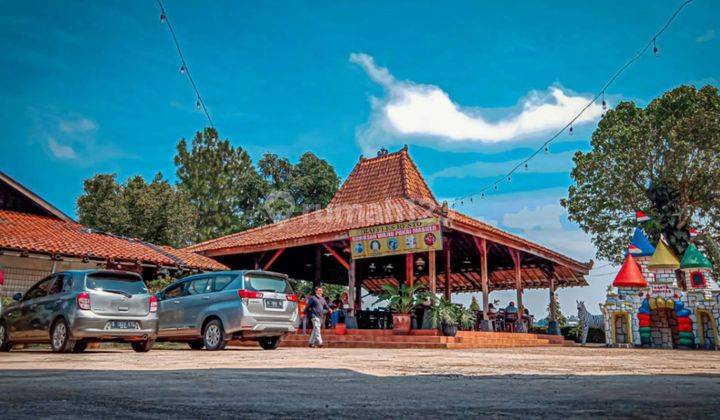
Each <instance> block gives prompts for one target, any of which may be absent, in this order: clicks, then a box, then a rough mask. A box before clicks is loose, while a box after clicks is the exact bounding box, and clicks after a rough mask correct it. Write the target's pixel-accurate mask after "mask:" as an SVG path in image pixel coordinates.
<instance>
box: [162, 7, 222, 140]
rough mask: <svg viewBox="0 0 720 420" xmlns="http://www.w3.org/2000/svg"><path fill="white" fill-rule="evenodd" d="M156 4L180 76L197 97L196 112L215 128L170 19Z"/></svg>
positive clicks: (163, 8)
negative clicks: (185, 76)
mask: <svg viewBox="0 0 720 420" xmlns="http://www.w3.org/2000/svg"><path fill="white" fill-rule="evenodd" d="M157 4H158V6H159V7H160V23H164V24H166V25H167V27H168V30H169V31H170V35H171V36H172V40H173V43H174V44H175V48H176V49H177V52H178V55H179V56H180V63H181V64H180V74H183V75H187V78H188V80H189V81H190V86H192V88H193V90H194V91H195V96H196V97H197V100H196V102H195V106H196V107H197V109H198V110H200V109H202V110H203V112H204V113H205V117H206V118H207V120H208V123H209V125H210V127H211V128H215V125H214V124H213V122H212V118H210V112H208V109H207V106H205V101H204V100H203V98H202V96H201V95H200V90H199V89H198V87H197V84H196V83H195V79H193V77H192V75H191V74H190V68H189V67H188V65H187V61H186V60H185V56H184V55H183V52H182V49H180V42H178V39H177V36H176V35H175V30H174V29H173V27H172V25H171V24H170V18H169V17H168V14H167V12H166V11H165V7H164V6H163V4H162V0H157Z"/></svg>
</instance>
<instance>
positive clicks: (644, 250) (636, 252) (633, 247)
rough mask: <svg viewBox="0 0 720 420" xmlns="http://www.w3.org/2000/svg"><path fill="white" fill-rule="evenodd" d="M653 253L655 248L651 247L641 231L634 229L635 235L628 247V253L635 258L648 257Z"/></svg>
mask: <svg viewBox="0 0 720 420" xmlns="http://www.w3.org/2000/svg"><path fill="white" fill-rule="evenodd" d="M653 252H655V247H653V246H652V244H651V243H650V241H649V240H648V238H647V236H645V234H644V233H643V231H642V229H640V228H635V233H633V237H632V239H631V240H630V245H629V246H628V253H630V254H632V255H633V256H635V257H649V256H651V255H652V254H653Z"/></svg>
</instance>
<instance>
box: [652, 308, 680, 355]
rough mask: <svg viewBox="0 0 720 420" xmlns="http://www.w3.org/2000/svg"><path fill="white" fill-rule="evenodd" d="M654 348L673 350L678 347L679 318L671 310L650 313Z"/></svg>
mask: <svg viewBox="0 0 720 420" xmlns="http://www.w3.org/2000/svg"><path fill="white" fill-rule="evenodd" d="M650 328H651V334H652V347H654V348H662V349H672V348H674V347H676V346H677V342H678V337H677V318H675V314H674V311H673V310H671V309H661V310H653V311H652V312H651V313H650Z"/></svg>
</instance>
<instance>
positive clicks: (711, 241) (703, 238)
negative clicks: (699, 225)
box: [697, 232, 720, 279]
mask: <svg viewBox="0 0 720 420" xmlns="http://www.w3.org/2000/svg"><path fill="white" fill-rule="evenodd" d="M697 239H698V241H699V242H701V243H702V244H703V245H704V246H705V253H706V256H707V257H708V258H709V259H710V261H712V262H713V278H716V279H720V246H718V243H717V241H716V240H715V238H713V237H712V236H710V235H708V234H707V233H704V232H703V233H701V234H700V235H698V238H697Z"/></svg>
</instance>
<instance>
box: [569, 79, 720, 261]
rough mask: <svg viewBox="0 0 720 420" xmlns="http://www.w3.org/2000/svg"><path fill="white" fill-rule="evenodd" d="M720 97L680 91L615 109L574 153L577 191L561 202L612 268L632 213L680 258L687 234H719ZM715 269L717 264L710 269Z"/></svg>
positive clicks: (708, 91) (709, 89)
mask: <svg viewBox="0 0 720 420" xmlns="http://www.w3.org/2000/svg"><path fill="white" fill-rule="evenodd" d="M719 116H720V96H719V95H718V90H717V88H715V87H713V86H705V87H704V88H702V89H700V90H697V89H695V88H694V87H691V86H681V87H678V88H676V89H673V90H671V91H669V92H666V93H665V94H663V95H662V96H661V97H659V98H657V99H655V100H653V101H652V102H651V103H650V104H649V105H648V106H647V107H646V108H644V109H643V108H640V107H638V106H637V105H636V104H635V103H633V102H621V103H619V104H618V106H617V107H616V108H615V109H614V110H611V111H609V112H607V114H606V115H605V117H604V118H603V119H602V120H601V121H600V123H599V125H598V128H597V129H596V130H595V132H594V133H593V135H592V150H591V151H590V152H587V153H582V152H578V153H576V154H575V157H574V159H573V160H574V162H575V168H574V169H573V171H572V177H573V179H574V180H575V185H572V186H571V187H570V189H569V191H568V198H567V199H564V200H562V204H563V206H565V207H566V208H567V209H568V213H569V215H570V219H571V220H574V221H576V222H578V224H579V225H580V227H581V228H582V229H583V230H584V231H585V232H587V233H588V234H590V236H591V237H592V240H593V243H594V244H595V245H596V247H597V249H598V257H600V258H605V259H608V260H612V261H616V262H618V261H619V260H620V259H621V257H622V254H623V252H622V251H623V250H624V247H625V246H626V244H627V240H628V238H629V236H630V233H631V230H632V226H633V221H632V215H633V214H634V212H635V211H636V210H643V211H645V212H646V213H648V214H649V215H650V216H651V217H652V218H653V221H652V222H651V223H648V224H647V225H646V226H645V230H646V231H647V233H648V234H649V235H650V236H651V238H652V239H654V240H658V239H659V236H660V234H664V235H665V237H666V238H667V239H668V241H669V243H670V245H671V246H672V248H673V249H674V251H675V252H676V253H678V254H682V252H683V251H684V250H685V247H686V246H687V242H688V240H689V228H690V227H692V226H700V227H701V228H702V230H705V231H708V232H709V233H710V234H711V235H712V236H716V235H717V233H718V231H719V229H720V183H718V182H717V180H718V179H720V118H719ZM716 263H717V262H716Z"/></svg>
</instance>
